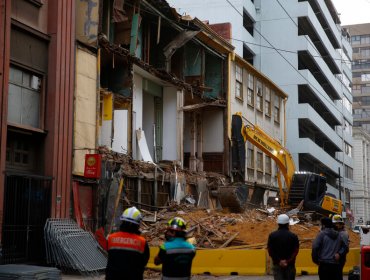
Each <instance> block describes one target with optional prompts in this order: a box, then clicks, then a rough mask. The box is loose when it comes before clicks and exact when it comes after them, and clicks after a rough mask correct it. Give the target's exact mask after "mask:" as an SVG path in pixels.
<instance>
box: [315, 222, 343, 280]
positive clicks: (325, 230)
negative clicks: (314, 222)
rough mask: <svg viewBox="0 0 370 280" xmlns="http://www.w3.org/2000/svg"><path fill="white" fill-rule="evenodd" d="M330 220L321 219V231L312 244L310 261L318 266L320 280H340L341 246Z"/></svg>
mask: <svg viewBox="0 0 370 280" xmlns="http://www.w3.org/2000/svg"><path fill="white" fill-rule="evenodd" d="M333 227H334V226H333V222H332V219H330V218H328V217H324V218H322V219H321V231H320V232H319V233H318V235H317V236H316V238H315V240H314V241H313V242H312V261H313V262H314V263H315V264H317V265H318V266H319V279H320V280H328V279H330V280H341V279H342V276H341V272H340V265H339V259H340V254H339V252H340V251H341V250H342V248H341V246H342V245H343V243H342V240H341V238H340V237H339V233H338V232H337V231H336V230H334V228H333Z"/></svg>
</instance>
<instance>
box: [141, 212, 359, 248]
mask: <svg viewBox="0 0 370 280" xmlns="http://www.w3.org/2000/svg"><path fill="white" fill-rule="evenodd" d="M144 214H145V217H146V219H147V220H151V222H144V225H143V228H142V231H143V235H144V236H145V237H146V238H147V240H148V241H149V244H150V245H151V246H159V245H160V244H161V243H162V242H163V241H164V231H165V229H166V226H167V224H166V223H167V221H168V220H169V219H171V218H172V217H175V216H179V217H182V218H184V219H185V220H186V221H187V223H188V237H189V238H190V241H191V242H194V244H195V245H196V246H197V248H198V249H201V248H210V249H220V248H227V249H263V248H266V247H267V239H268V235H269V234H270V232H272V231H274V230H276V229H277V225H276V217H277V215H278V213H272V214H271V213H269V212H268V211H266V210H264V209H252V210H246V211H245V212H244V213H239V214H235V213H227V212H225V211H220V210H200V209H197V208H194V207H191V206H188V205H177V206H172V207H169V208H168V209H162V210H161V211H159V212H157V213H156V214H155V213H151V212H148V211H145V212H144ZM279 214H280V213H279ZM154 216H155V220H154V219H153V218H149V217H154ZM294 220H295V222H296V223H295V224H294V225H291V226H290V230H291V231H292V232H294V233H296V234H297V235H298V238H299V241H300V248H302V249H308V248H311V246H312V241H313V239H314V238H315V237H316V235H317V234H318V232H319V231H320V225H319V221H316V222H309V221H302V220H301V221H299V220H298V219H297V218H296V217H294ZM347 231H348V233H349V236H350V247H351V248H355V247H359V244H360V238H359V235H358V234H356V233H354V232H353V231H352V230H350V229H349V228H347Z"/></svg>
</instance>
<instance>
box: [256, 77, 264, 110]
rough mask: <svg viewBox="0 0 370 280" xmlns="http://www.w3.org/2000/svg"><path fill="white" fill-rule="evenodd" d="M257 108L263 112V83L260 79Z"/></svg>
mask: <svg viewBox="0 0 370 280" xmlns="http://www.w3.org/2000/svg"><path fill="white" fill-rule="evenodd" d="M256 109H257V110H258V111H260V112H263V83H262V81H261V80H260V79H257V81H256Z"/></svg>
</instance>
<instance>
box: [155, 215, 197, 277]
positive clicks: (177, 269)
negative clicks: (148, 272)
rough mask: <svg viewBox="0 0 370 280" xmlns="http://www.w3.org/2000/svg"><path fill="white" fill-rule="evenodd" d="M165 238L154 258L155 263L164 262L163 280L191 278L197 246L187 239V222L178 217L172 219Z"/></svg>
mask: <svg viewBox="0 0 370 280" xmlns="http://www.w3.org/2000/svg"><path fill="white" fill-rule="evenodd" d="M165 238H166V241H165V242H164V243H163V244H162V245H161V246H160V247H159V253H158V255H157V256H156V257H155V259H154V264H155V265H160V264H162V280H169V279H181V280H187V279H190V277H191V265H192V262H193V258H194V256H195V247H194V246H193V245H192V244H190V243H189V242H187V241H186V222H185V221H184V220H183V219H182V218H178V217H175V218H173V219H171V220H170V221H169V222H168V227H167V229H166V232H165Z"/></svg>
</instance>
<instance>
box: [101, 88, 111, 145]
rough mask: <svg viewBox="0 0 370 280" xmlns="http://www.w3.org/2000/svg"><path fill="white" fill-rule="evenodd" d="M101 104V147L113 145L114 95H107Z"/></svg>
mask: <svg viewBox="0 0 370 280" xmlns="http://www.w3.org/2000/svg"><path fill="white" fill-rule="evenodd" d="M102 100H103V102H102V103H101V104H100V106H101V109H102V116H101V124H100V125H101V127H100V132H99V146H107V147H111V145H112V119H113V112H112V111H113V94H112V93H111V94H105V95H103V98H102Z"/></svg>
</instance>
